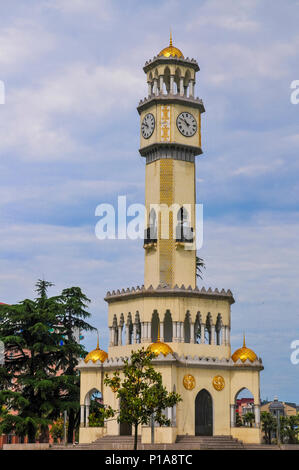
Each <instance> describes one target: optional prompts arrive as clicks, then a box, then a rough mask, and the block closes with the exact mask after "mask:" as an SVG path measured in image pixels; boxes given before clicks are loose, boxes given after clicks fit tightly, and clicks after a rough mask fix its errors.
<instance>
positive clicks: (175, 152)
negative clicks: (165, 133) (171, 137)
mask: <svg viewBox="0 0 299 470" xmlns="http://www.w3.org/2000/svg"><path fill="white" fill-rule="evenodd" d="M139 153H140V155H141V156H142V157H146V163H151V162H152V161H155V160H160V159H162V158H172V159H174V160H183V161H186V162H191V163H194V157H195V156H196V155H201V154H202V149H201V147H194V146H192V145H184V144H179V143H175V142H174V143H171V142H155V143H154V144H151V145H147V146H146V147H142V148H141V149H139Z"/></svg>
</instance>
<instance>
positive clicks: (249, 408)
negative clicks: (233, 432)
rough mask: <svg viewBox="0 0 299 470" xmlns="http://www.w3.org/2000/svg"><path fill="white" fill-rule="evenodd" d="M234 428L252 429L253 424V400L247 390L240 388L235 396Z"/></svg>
mask: <svg viewBox="0 0 299 470" xmlns="http://www.w3.org/2000/svg"><path fill="white" fill-rule="evenodd" d="M234 418H235V422H234V425H235V426H246V427H253V426H254V424H255V414H254V398H253V395H252V393H251V391H250V390H248V388H246V387H243V388H241V389H240V390H239V391H238V392H237V393H236V395H235V417H234Z"/></svg>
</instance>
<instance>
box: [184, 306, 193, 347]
mask: <svg viewBox="0 0 299 470" xmlns="http://www.w3.org/2000/svg"><path fill="white" fill-rule="evenodd" d="M190 323H191V316H190V312H189V311H188V312H187V313H186V315H185V320H184V332H185V338H184V341H185V343H190Z"/></svg>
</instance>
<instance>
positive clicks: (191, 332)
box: [190, 323, 194, 343]
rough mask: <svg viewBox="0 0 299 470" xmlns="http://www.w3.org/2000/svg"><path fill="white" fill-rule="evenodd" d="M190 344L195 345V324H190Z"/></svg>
mask: <svg viewBox="0 0 299 470" xmlns="http://www.w3.org/2000/svg"><path fill="white" fill-rule="evenodd" d="M190 343H194V323H190Z"/></svg>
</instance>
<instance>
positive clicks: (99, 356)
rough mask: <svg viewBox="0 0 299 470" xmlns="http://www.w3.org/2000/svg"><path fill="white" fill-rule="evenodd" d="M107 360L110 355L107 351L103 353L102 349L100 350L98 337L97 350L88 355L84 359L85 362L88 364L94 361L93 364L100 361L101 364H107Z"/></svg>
mask: <svg viewBox="0 0 299 470" xmlns="http://www.w3.org/2000/svg"><path fill="white" fill-rule="evenodd" d="M107 358H108V354H107V353H106V351H103V350H102V349H100V348H99V337H98V342H97V347H96V349H94V350H93V351H90V353H88V354H87V356H86V358H85V359H84V362H86V364H87V363H88V362H89V361H92V362H93V363H95V362H97V361H98V360H100V361H101V362H105V361H106V359H107Z"/></svg>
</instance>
